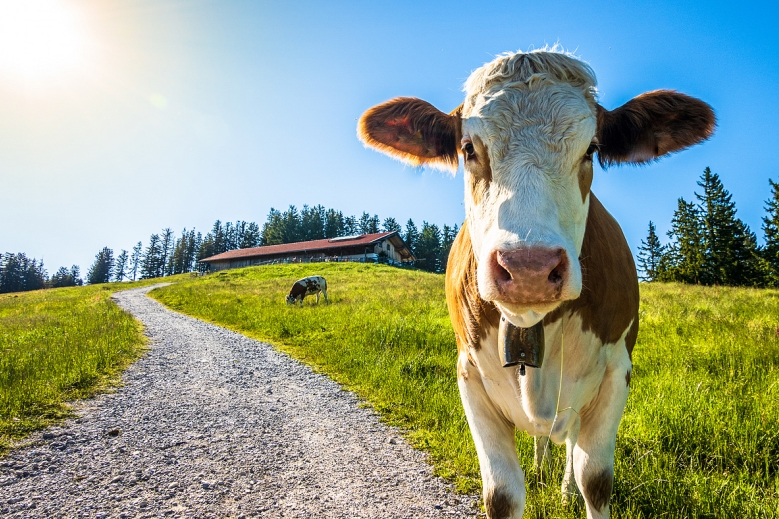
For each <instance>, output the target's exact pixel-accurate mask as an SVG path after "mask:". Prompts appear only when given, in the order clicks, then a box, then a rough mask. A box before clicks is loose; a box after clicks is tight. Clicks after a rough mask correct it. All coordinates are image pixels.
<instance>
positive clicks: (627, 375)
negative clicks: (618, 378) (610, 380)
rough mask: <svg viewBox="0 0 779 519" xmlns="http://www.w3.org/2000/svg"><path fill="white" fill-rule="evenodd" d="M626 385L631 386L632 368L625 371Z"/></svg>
mask: <svg viewBox="0 0 779 519" xmlns="http://www.w3.org/2000/svg"><path fill="white" fill-rule="evenodd" d="M625 385H626V386H627V387H630V370H628V371H627V373H625Z"/></svg>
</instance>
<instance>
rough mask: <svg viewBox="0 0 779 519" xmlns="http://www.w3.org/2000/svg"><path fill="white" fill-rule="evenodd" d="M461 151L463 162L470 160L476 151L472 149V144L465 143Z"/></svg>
mask: <svg viewBox="0 0 779 519" xmlns="http://www.w3.org/2000/svg"><path fill="white" fill-rule="evenodd" d="M462 150H463V153H464V154H465V160H468V159H471V158H473V156H474V155H476V150H475V149H474V148H473V143H472V142H466V143H465V144H463V147H462Z"/></svg>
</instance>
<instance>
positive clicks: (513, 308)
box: [493, 301, 564, 328]
mask: <svg viewBox="0 0 779 519" xmlns="http://www.w3.org/2000/svg"><path fill="white" fill-rule="evenodd" d="M563 302H564V301H554V302H549V303H546V302H543V303H542V302H539V303H533V304H530V303H524V304H516V303H508V302H501V301H493V303H494V304H495V307H496V308H497V309H498V311H499V312H500V313H501V314H502V315H503V316H504V317H505V318H506V319H507V320H508V321H509V322H510V323H511V324H513V325H514V326H518V327H520V328H530V327H531V326H533V325H535V324H536V323H538V322H540V321H541V320H542V319H543V318H544V316H545V315H546V314H548V313H550V312H553V311H554V310H555V309H556V308H557V307H558V306H560V305H561V304H563Z"/></svg>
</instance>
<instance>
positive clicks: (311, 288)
mask: <svg viewBox="0 0 779 519" xmlns="http://www.w3.org/2000/svg"><path fill="white" fill-rule="evenodd" d="M320 292H321V293H322V295H323V296H325V302H327V281H325V278H323V277H322V276H309V277H307V278H303V279H298V280H297V281H295V284H294V285H292V290H290V291H289V295H287V304H288V305H294V304H295V303H296V302H297V301H300V306H303V298H305V297H306V296H310V295H314V294H316V302H317V304H319V293H320Z"/></svg>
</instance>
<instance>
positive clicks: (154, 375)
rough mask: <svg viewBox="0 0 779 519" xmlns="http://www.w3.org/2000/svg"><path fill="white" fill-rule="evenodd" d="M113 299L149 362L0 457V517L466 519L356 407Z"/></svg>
mask: <svg viewBox="0 0 779 519" xmlns="http://www.w3.org/2000/svg"><path fill="white" fill-rule="evenodd" d="M151 288H152V287H146V288H140V289H134V290H128V291H125V292H120V293H117V294H116V295H115V299H116V301H117V302H118V303H119V305H120V306H121V307H122V308H125V309H126V310H127V311H129V312H131V313H132V314H133V315H134V316H136V318H138V319H139V320H140V321H141V322H143V324H144V326H145V327H146V333H147V335H148V336H149V337H150V338H151V341H150V345H151V351H150V352H149V353H148V354H147V355H146V356H144V357H143V358H142V359H141V360H139V361H138V362H137V363H135V364H134V365H133V366H132V367H130V369H129V370H128V371H127V372H126V373H125V375H124V382H125V385H124V386H123V387H122V388H120V389H118V390H117V391H116V392H115V393H110V394H106V395H102V396H99V397H97V398H94V399H91V400H87V401H84V402H81V403H79V404H78V405H77V412H78V414H79V418H77V419H74V420H69V421H68V422H66V423H64V424H63V425H62V426H61V427H54V428H51V429H48V430H46V431H44V432H42V433H37V434H36V435H34V436H33V437H32V439H31V441H29V442H28V444H27V445H26V446H24V447H21V448H19V449H16V450H14V451H12V452H11V453H10V454H9V455H8V456H7V457H5V458H3V459H0V516H1V517H14V518H17V517H19V518H21V517H24V518H32V517H41V518H53V517H93V518H108V517H112V518H114V517H198V518H200V517H238V518H240V517H268V518H276V517H290V518H304V517H312V518H314V517H315V518H355V517H382V518H384V517H386V518H392V519H396V518H406V517H408V518H419V517H475V516H476V507H475V499H474V498H472V497H467V496H461V495H455V494H453V493H452V492H451V489H450V488H449V487H448V486H447V485H446V483H445V482H443V481H442V480H440V479H439V478H436V477H433V476H432V470H431V468H430V466H429V465H427V464H426V463H425V459H424V455H423V454H422V453H420V452H418V451H415V450H413V449H411V448H410V447H409V446H408V445H407V444H406V443H405V442H404V441H403V440H402V438H401V437H400V435H399V434H398V431H397V430H394V429H392V428H389V427H387V426H385V425H383V424H381V423H379V421H378V419H377V417H376V415H375V413H373V412H372V411H371V410H369V409H366V408H360V407H358V404H359V402H358V400H357V398H356V397H355V396H354V395H353V394H352V393H349V392H347V391H343V390H341V388H340V387H339V386H338V385H337V384H335V383H334V382H332V381H331V380H329V379H328V378H326V377H324V376H321V375H317V374H314V373H313V372H312V371H311V369H310V368H308V367H305V366H303V365H301V364H299V363H298V362H296V361H294V360H292V359H290V358H289V357H287V356H286V355H283V354H280V353H277V352H275V351H274V350H273V349H272V348H271V347H270V346H269V345H267V344H264V343H260V342H257V341H254V340H252V339H248V338H246V337H243V336H241V335H239V334H236V333H233V332H231V331H228V330H225V329H224V328H220V327H218V326H213V325H210V324H206V323H203V322H201V321H198V320H196V319H192V318H190V317H186V316H183V315H180V314H177V313H174V312H171V311H169V310H167V309H165V308H164V307H163V306H162V305H160V304H159V303H157V302H156V301H154V300H152V299H150V298H148V297H146V295H145V294H146V292H148V291H149V290H151Z"/></svg>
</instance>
